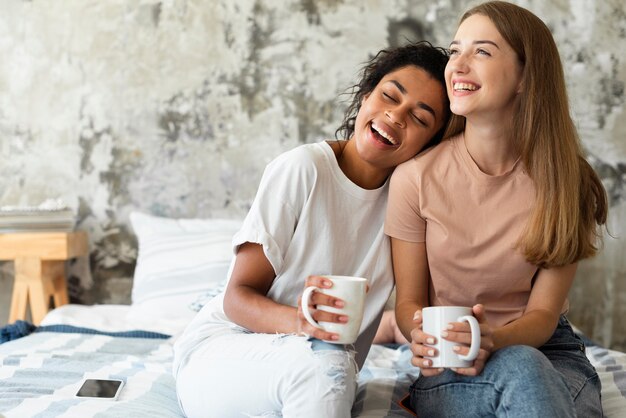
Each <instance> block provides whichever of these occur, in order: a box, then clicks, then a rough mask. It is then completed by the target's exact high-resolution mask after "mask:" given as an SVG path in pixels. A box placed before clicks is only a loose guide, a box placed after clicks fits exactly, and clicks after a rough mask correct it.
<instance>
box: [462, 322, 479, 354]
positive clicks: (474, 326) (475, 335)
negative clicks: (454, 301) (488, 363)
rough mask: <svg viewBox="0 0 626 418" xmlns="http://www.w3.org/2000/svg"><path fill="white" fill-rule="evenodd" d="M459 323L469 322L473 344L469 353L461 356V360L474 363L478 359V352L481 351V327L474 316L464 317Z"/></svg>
mask: <svg viewBox="0 0 626 418" xmlns="http://www.w3.org/2000/svg"><path fill="white" fill-rule="evenodd" d="M457 321H458V322H463V321H465V322H467V323H468V324H469V325H470V330H471V331H472V343H471V344H470V349H469V353H467V354H466V355H464V356H461V355H459V358H460V359H461V360H467V361H474V360H476V357H478V350H480V326H479V325H478V321H477V320H476V318H475V317H473V316H472V315H466V316H462V317H460V318H459V319H457Z"/></svg>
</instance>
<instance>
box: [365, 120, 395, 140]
mask: <svg viewBox="0 0 626 418" xmlns="http://www.w3.org/2000/svg"><path fill="white" fill-rule="evenodd" d="M370 129H371V131H372V133H373V134H374V136H375V137H376V138H377V139H378V140H379V141H380V142H382V143H384V144H387V145H396V144H397V141H396V140H395V138H393V137H392V136H391V135H389V134H388V133H387V132H385V131H384V130H383V129H381V128H379V127H377V126H376V125H375V124H373V123H372V124H370Z"/></svg>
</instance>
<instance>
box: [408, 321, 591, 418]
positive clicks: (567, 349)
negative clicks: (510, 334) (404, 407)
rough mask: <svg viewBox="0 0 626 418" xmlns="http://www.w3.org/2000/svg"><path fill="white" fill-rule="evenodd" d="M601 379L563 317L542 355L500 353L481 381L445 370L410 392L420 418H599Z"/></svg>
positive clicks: (525, 350)
mask: <svg viewBox="0 0 626 418" xmlns="http://www.w3.org/2000/svg"><path fill="white" fill-rule="evenodd" d="M600 390H601V385H600V378H599V377H598V374H597V373H596V371H595V369H594V368H593V366H592V365H591V363H590V362H589V360H588V359H587V357H586V356H585V346H584V344H583V342H582V340H581V339H580V338H579V337H578V336H577V335H576V334H574V332H573V330H572V327H571V326H570V325H569V322H568V321H567V319H566V318H565V316H561V318H560V320H559V324H558V326H557V328H556V330H555V332H554V334H553V335H552V337H551V338H550V340H548V342H547V343H546V344H544V345H543V346H542V347H540V348H539V349H536V348H533V347H530V346H524V345H515V346H510V347H505V348H502V349H500V350H498V351H496V352H494V353H492V355H491V357H490V358H489V360H488V361H487V364H486V365H485V368H484V370H483V371H482V373H481V374H480V375H479V376H462V375H459V374H457V373H455V372H453V371H452V370H445V371H444V372H443V373H441V374H440V375H438V376H432V377H424V376H421V377H419V378H418V379H417V380H416V381H415V383H413V385H412V386H411V390H410V400H411V406H412V408H413V409H414V410H415V411H416V412H417V415H418V416H419V417H441V416H445V417H493V416H496V417H559V418H561V417H576V416H578V417H584V418H591V417H601V416H602V404H601V402H600Z"/></svg>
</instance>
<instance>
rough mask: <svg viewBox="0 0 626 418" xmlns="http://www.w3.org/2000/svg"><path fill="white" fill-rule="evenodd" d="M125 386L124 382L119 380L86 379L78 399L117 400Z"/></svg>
mask: <svg viewBox="0 0 626 418" xmlns="http://www.w3.org/2000/svg"><path fill="white" fill-rule="evenodd" d="M123 386H124V381H123V380H118V379H85V380H84V381H83V384H82V385H81V387H80V389H78V392H76V397H78V398H97V399H110V400H115V399H117V397H118V395H119V394H120V391H121V390H122V387H123Z"/></svg>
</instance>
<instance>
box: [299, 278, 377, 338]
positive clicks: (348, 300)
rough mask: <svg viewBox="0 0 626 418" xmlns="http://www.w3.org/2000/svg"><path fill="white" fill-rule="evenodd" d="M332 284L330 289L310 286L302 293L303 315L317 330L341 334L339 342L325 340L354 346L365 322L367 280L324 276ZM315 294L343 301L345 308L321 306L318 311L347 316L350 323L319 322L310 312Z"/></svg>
mask: <svg viewBox="0 0 626 418" xmlns="http://www.w3.org/2000/svg"><path fill="white" fill-rule="evenodd" d="M324 277H326V278H327V279H328V280H330V281H331V282H333V287H331V288H329V289H321V288H319V287H315V286H309V287H307V288H306V289H304V292H303V293H302V313H303V314H304V317H305V318H306V320H307V321H308V322H309V324H311V325H313V326H314V327H316V328H321V329H323V330H324V331H328V332H334V333H336V334H339V339H338V340H324V341H326V342H329V343H333V344H352V343H354V342H355V341H356V339H357V337H358V336H359V330H360V328H361V321H363V310H364V308H365V293H366V292H367V279H365V278H363V277H353V276H324ZM313 292H320V293H324V294H327V295H331V296H334V297H336V298H339V299H341V300H343V302H344V306H343V308H335V307H332V306H326V305H319V306H317V309H319V310H321V311H327V312H333V313H337V314H340V315H346V316H347V317H348V322H346V323H339V322H324V321H320V322H317V321H315V319H313V316H311V312H309V303H310V299H311V295H312V294H313Z"/></svg>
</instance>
